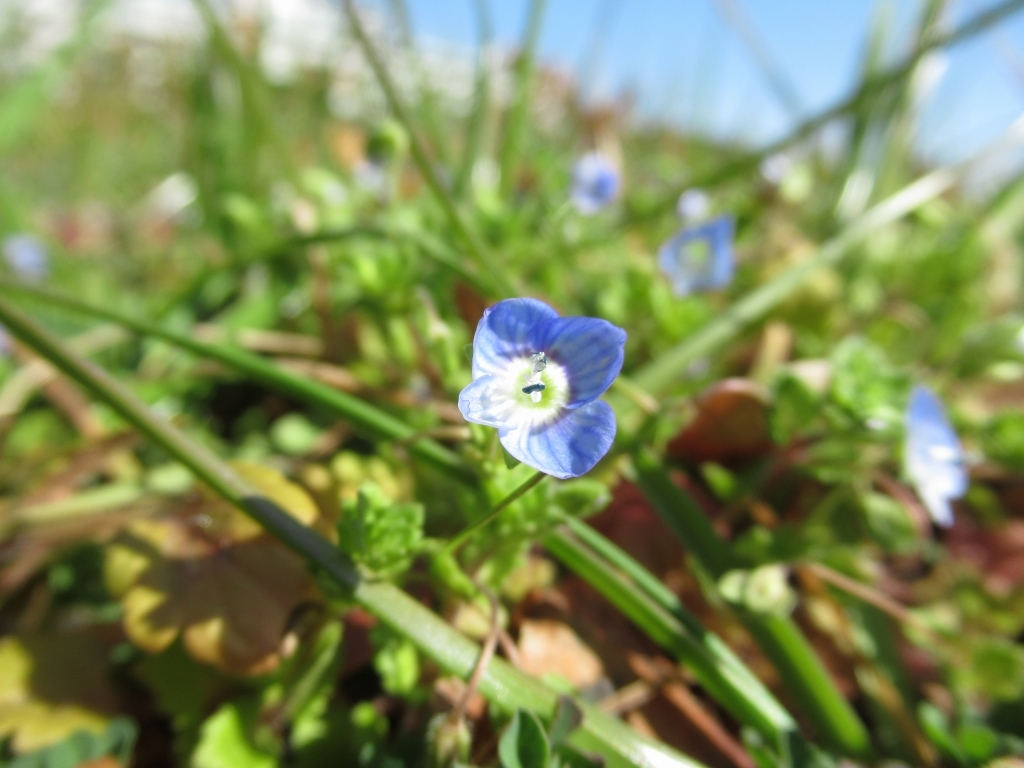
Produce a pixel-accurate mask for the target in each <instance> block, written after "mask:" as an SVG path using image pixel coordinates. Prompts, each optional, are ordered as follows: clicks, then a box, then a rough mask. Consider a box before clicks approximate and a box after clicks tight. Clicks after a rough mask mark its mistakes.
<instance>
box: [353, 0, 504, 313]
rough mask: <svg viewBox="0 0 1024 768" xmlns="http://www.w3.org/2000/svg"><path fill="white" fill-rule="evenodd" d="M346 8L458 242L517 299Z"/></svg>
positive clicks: (356, 16)
mask: <svg viewBox="0 0 1024 768" xmlns="http://www.w3.org/2000/svg"><path fill="white" fill-rule="evenodd" d="M343 7H344V9H345V15H346V18H347V19H348V22H349V24H350V25H351V26H352V31H353V32H354V33H355V36H356V38H357V39H358V40H359V44H360V46H362V49H363V53H364V54H365V55H366V59H367V61H369V63H370V67H371V68H372V69H373V72H374V74H375V75H376V76H377V81H378V82H379V83H380V87H381V90H382V91H384V97H385V98H386V99H387V101H388V106H390V107H391V111H392V112H393V113H394V115H395V118H396V119H397V120H398V121H399V122H400V123H401V124H402V125H403V126H404V127H405V130H406V131H407V132H408V133H409V146H410V149H411V150H412V156H413V159H414V160H415V161H416V165H417V166H418V167H419V169H420V173H421V174H423V178H424V180H425V181H426V182H427V186H428V187H430V190H431V191H432V192H433V193H434V196H435V197H436V198H437V201H438V202H439V203H440V204H441V208H442V209H443V210H444V213H445V216H447V217H448V222H449V224H451V226H452V229H454V230H455V233H456V234H457V235H458V237H459V239H460V240H462V243H463V245H464V246H465V247H466V252H467V253H468V254H469V257H470V258H471V259H472V260H473V261H474V262H475V263H476V265H477V267H479V268H480V271H481V272H482V273H483V274H485V275H486V276H487V278H488V279H489V280H490V281H491V283H492V288H493V290H495V291H496V292H497V295H499V296H515V295H516V292H515V290H514V289H513V287H512V284H511V283H510V282H509V281H508V280H507V279H506V277H505V275H504V273H503V272H502V271H501V270H500V269H497V268H496V267H495V265H494V263H493V259H492V258H491V257H490V255H489V254H488V252H487V249H486V247H485V246H484V244H483V242H482V241H481V240H480V238H479V237H478V236H477V235H476V234H475V233H474V232H473V230H472V229H470V227H469V225H468V224H467V223H466V222H465V220H464V219H463V218H462V215H461V214H460V213H459V210H458V208H457V207H456V204H455V201H454V200H453V199H452V196H451V194H450V193H449V192H448V190H447V189H445V187H444V185H443V184H442V183H441V180H440V179H439V178H438V175H437V171H436V170H434V164H433V162H432V161H431V159H430V155H429V154H428V152H427V148H426V147H425V146H424V145H423V142H422V141H421V140H420V138H419V135H418V133H417V132H416V126H415V124H414V123H413V121H412V118H411V117H410V116H409V111H408V110H407V109H406V108H405V105H404V104H403V103H402V100H401V99H400V98H399V96H398V90H397V89H396V88H395V84H394V82H393V81H392V80H391V75H390V74H388V71H387V67H385V66H384V62H383V60H382V59H381V57H380V54H379V53H378V51H377V49H376V47H375V46H374V44H373V41H372V40H370V37H369V35H368V34H367V33H366V29H365V28H364V27H363V23H362V21H360V19H359V14H358V13H357V12H356V9H355V6H354V5H353V3H352V0H345V1H344V3H343Z"/></svg>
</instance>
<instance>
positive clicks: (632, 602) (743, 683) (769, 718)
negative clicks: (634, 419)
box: [544, 521, 796, 745]
mask: <svg viewBox="0 0 1024 768" xmlns="http://www.w3.org/2000/svg"><path fill="white" fill-rule="evenodd" d="M576 522H578V521H576ZM580 526H582V527H583V528H587V527H588V526H586V525H585V524H581V523H579V524H578V525H574V526H572V530H573V531H575V530H576V529H577V528H578V527H580ZM591 530H592V529H591ZM595 533H596V532H595ZM594 538H596V539H598V540H599V541H603V542H605V543H606V544H610V542H607V540H605V539H603V537H600V536H596V537H591V539H594ZM544 546H545V548H546V549H547V550H548V551H549V552H551V554H553V555H554V556H555V557H557V558H558V559H559V560H560V561H562V563H564V564H565V565H566V566H568V567H569V568H571V569H572V570H573V571H575V572H576V573H578V574H579V575H580V576H582V577H583V578H584V579H586V580H587V581H588V582H589V583H590V584H591V585H592V586H594V587H595V588H596V589H597V590H598V591H599V592H601V594H602V595H604V596H605V597H606V598H607V599H608V600H609V601H610V602H612V603H613V604H614V605H615V606H616V607H617V608H619V610H621V611H622V612H623V614H625V615H626V617H628V618H629V620H630V621H632V622H633V623H634V624H636V625H637V626H638V627H639V628H640V629H642V630H643V631H644V633H645V634H647V636H648V637H650V638H651V639H652V640H654V641H655V642H656V643H658V644H659V645H660V646H662V647H663V648H665V649H666V650H667V651H669V652H670V653H672V654H673V655H674V656H675V657H676V658H677V659H678V660H679V661H680V662H682V663H683V664H685V665H686V666H687V667H689V668H690V669H691V670H692V671H693V673H694V675H695V676H696V677H697V680H698V681H699V682H700V684H701V685H703V686H704V687H705V688H706V689H707V690H708V692H709V693H710V694H711V696H713V697H714V699H715V700H716V701H717V702H718V703H719V704H721V705H722V706H723V707H724V708H725V709H727V710H728V711H729V712H730V713H731V714H732V715H733V716H734V717H735V718H736V719H737V720H738V721H740V722H741V723H743V724H744V725H746V726H749V727H751V728H754V729H756V730H757V731H759V732H760V733H761V734H762V735H764V736H765V738H767V739H768V740H769V741H770V742H773V743H776V744H779V745H781V744H783V743H785V741H786V740H787V739H788V738H790V734H791V732H793V731H795V730H796V723H795V722H794V720H793V718H792V717H791V716H790V715H789V713H788V712H787V711H786V710H785V708H783V706H782V705H781V704H779V702H778V701H777V700H776V699H775V697H773V696H772V695H771V693H769V692H768V690H767V689H766V688H765V687H764V685H763V684H762V683H761V681H760V680H758V679H757V678H756V677H755V676H754V675H753V674H752V673H751V672H750V671H749V670H748V669H747V668H746V667H745V666H744V665H743V663H742V662H740V661H739V659H737V658H736V656H735V655H734V654H733V653H732V651H730V650H729V649H728V647H727V646H726V645H725V643H723V642H722V640H721V639H720V638H718V637H717V636H715V635H714V634H713V633H711V632H708V631H707V630H706V629H705V628H704V627H702V626H701V625H700V623H699V622H698V621H697V620H696V619H695V618H694V617H692V616H690V615H689V614H685V615H686V616H687V617H688V621H687V622H685V623H684V622H683V621H681V620H680V619H679V618H677V616H675V615H673V614H672V613H670V612H669V611H668V610H666V607H665V606H664V605H661V604H659V601H657V600H656V599H654V598H652V597H650V596H649V595H648V594H646V592H645V591H643V590H640V589H638V587H637V585H635V584H633V583H631V582H630V581H629V580H628V579H627V578H625V576H624V575H623V574H621V573H620V572H619V571H618V570H616V569H615V568H614V567H611V564H610V563H608V562H607V561H606V560H605V559H603V558H602V557H600V556H599V555H598V554H597V553H596V552H595V551H593V549H591V548H590V547H588V546H586V545H585V544H584V543H582V542H581V541H579V539H577V538H576V537H574V536H572V535H570V534H569V533H568V532H567V531H561V532H558V533H555V534H552V535H550V536H548V537H547V538H546V539H545V540H544ZM612 546H614V545H612ZM623 554H624V553H623ZM641 570H642V569H641ZM644 573H646V571H644ZM649 575H650V574H648V576H649ZM662 589H664V587H662ZM670 594H671V593H670ZM672 597H673V598H674V597H675V596H674V595H673V596H672ZM676 603H677V607H678V608H679V609H680V610H682V606H681V605H678V601H676Z"/></svg>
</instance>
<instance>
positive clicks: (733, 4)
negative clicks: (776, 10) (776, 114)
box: [715, 0, 803, 117]
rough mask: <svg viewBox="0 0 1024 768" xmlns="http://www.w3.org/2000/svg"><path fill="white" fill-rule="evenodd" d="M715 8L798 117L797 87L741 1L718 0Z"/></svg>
mask: <svg viewBox="0 0 1024 768" xmlns="http://www.w3.org/2000/svg"><path fill="white" fill-rule="evenodd" d="M715 7H716V8H718V11H719V13H720V14H721V15H722V18H723V19H725V21H726V23H727V24H728V25H729V26H730V27H732V28H733V30H734V31H735V32H736V36H737V37H739V39H740V40H741V41H742V43H743V44H744V45H745V46H746V48H747V50H748V51H749V52H750V55H751V57H752V58H753V59H754V61H755V62H756V63H757V65H758V66H759V67H760V68H761V73H762V74H763V75H764V78H765V80H767V81H768V85H769V86H770V87H771V90H772V92H773V93H774V94H775V98H776V99H777V100H778V102H779V103H780V104H781V105H782V106H783V107H785V108H786V110H787V111H788V112H789V113H790V115H792V116H794V117H797V116H799V115H800V113H801V112H802V111H803V109H802V107H801V106H800V97H799V96H798V95H797V92H796V87H795V86H794V85H793V82H792V81H791V80H790V79H789V78H788V77H786V73H785V72H783V71H782V67H781V66H780V65H779V63H778V61H776V59H775V57H774V56H772V53H771V51H770V50H768V46H767V45H766V44H765V42H764V40H763V39H762V37H761V35H759V34H758V32H757V28H756V27H755V26H754V24H753V22H751V20H750V17H749V16H748V15H747V14H746V13H745V12H744V9H743V7H742V6H741V5H740V0H715Z"/></svg>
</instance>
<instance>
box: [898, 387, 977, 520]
mask: <svg viewBox="0 0 1024 768" xmlns="http://www.w3.org/2000/svg"><path fill="white" fill-rule="evenodd" d="M906 428H907V434H906V445H905V448H904V457H903V458H904V463H905V465H906V470H907V474H908V475H909V476H910V479H911V481H913V483H914V486H915V487H916V488H917V493H918V495H919V496H920V497H921V500H922V501H923V502H924V505H925V507H927V509H928V514H930V515H931V517H932V520H934V521H935V522H936V523H937V524H938V525H941V526H950V525H952V524H953V509H952V507H951V506H950V503H949V502H950V501H951V500H952V499H959V498H960V497H961V496H963V495H964V493H965V492H966V491H967V485H968V479H967V472H966V470H965V469H964V453H963V448H961V446H960V440H959V438H957V435H956V432H955V431H953V427H952V426H950V424H949V420H948V419H947V418H946V412H945V410H944V409H943V407H942V403H941V402H940V400H939V398H937V397H936V396H935V395H934V394H933V393H932V392H931V390H929V389H928V388H927V387H922V386H920V385H918V386H916V387H914V391H913V393H912V394H911V396H910V404H909V405H908V406H907V415H906Z"/></svg>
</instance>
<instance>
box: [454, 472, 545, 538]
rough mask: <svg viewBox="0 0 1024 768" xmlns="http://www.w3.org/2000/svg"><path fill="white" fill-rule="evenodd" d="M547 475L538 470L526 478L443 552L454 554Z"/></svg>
mask: <svg viewBox="0 0 1024 768" xmlns="http://www.w3.org/2000/svg"><path fill="white" fill-rule="evenodd" d="M545 477H547V475H545V474H544V473H543V472H540V471H537V472H535V473H534V474H533V475H531V476H530V477H529V478H528V479H527V480H526V482H524V483H523V484H522V485H520V486H519V487H518V488H516V489H515V490H514V491H512V493H510V494H509V495H508V496H506V497H505V498H504V499H502V500H501V501H499V502H498V503H497V504H495V505H494V507H493V508H492V509H491V511H490V512H488V513H487V515H485V516H484V517H482V518H480V519H479V520H477V521H476V522H475V523H473V524H472V525H471V526H469V527H468V528H465V529H463V531H462V532H461V533H459V534H457V535H456V536H455V537H454V538H453V539H452V540H451V541H449V542H448V545H447V546H446V547H445V548H444V550H442V552H443V554H444V555H445V556H451V555H454V554H455V553H456V552H457V551H458V550H459V547H461V546H462V545H463V544H465V543H466V542H467V541H468V540H469V538H470V537H471V536H472V535H473V534H474V533H476V532H477V531H479V530H480V529H481V528H483V527H484V526H485V525H487V524H488V523H489V522H491V521H492V520H494V518H496V517H497V516H498V515H500V514H501V513H502V512H503V511H504V510H505V509H506V508H507V507H508V506H509V505H510V504H512V502H514V501H516V500H518V499H519V498H521V497H522V496H524V495H525V494H526V493H527V492H528V491H530V490H531V489H532V488H534V487H535V486H536V485H538V484H539V483H540V481H541V480H543V479H544V478H545Z"/></svg>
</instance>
